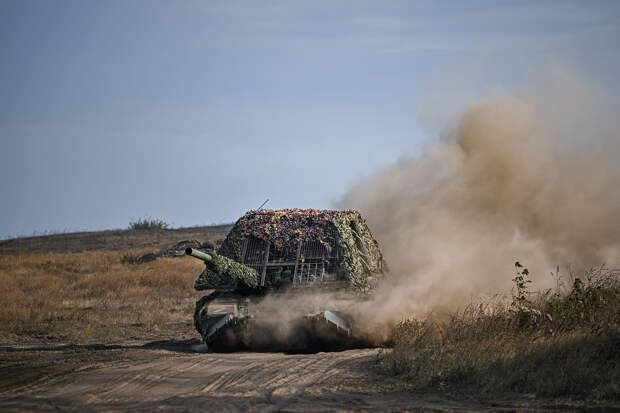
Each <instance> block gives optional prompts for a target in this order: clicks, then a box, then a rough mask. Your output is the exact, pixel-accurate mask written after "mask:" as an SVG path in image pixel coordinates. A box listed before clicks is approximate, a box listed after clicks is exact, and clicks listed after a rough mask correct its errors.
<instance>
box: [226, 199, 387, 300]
mask: <svg viewBox="0 0 620 413" xmlns="http://www.w3.org/2000/svg"><path fill="white" fill-rule="evenodd" d="M334 234H336V235H335V236H336V239H335V241H336V243H335V245H336V246H337V247H338V248H340V250H341V252H342V254H340V256H341V257H342V261H341V263H340V264H341V266H342V268H343V269H344V270H345V273H346V278H347V281H348V282H349V283H350V284H351V285H352V286H353V287H355V288H357V289H360V290H363V291H366V290H368V289H370V288H371V287H372V285H371V284H372V282H371V280H372V279H373V278H374V277H375V276H381V275H383V271H384V268H385V263H384V260H383V256H382V254H381V251H380V250H379V244H378V243H377V241H376V240H375V239H374V238H373V236H372V234H371V233H370V230H369V229H368V226H367V224H366V221H365V220H364V218H362V216H361V215H360V213H359V212H357V211H355V210H343V211H337V210H315V209H297V208H295V209H282V210H267V209H263V210H259V211H249V212H247V213H246V214H245V215H244V216H243V217H241V218H239V220H237V222H236V223H235V225H234V226H233V228H232V229H231V231H230V233H229V234H228V236H227V237H226V239H225V240H224V242H223V244H222V246H221V248H220V249H219V250H218V253H219V254H220V255H223V256H225V257H228V258H231V259H233V260H235V261H241V247H242V240H243V239H244V238H246V237H254V238H257V239H260V240H263V241H267V242H269V243H271V245H273V246H274V247H275V248H284V247H285V248H289V249H294V248H296V246H297V243H298V242H299V241H300V240H301V241H319V242H321V243H322V244H323V245H325V246H326V247H327V248H331V246H332V245H334V243H333V242H332V241H334V240H333V237H334Z"/></svg>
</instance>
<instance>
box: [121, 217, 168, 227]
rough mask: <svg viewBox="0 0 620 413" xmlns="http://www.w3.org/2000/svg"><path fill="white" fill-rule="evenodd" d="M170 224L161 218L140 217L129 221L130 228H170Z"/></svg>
mask: <svg viewBox="0 0 620 413" xmlns="http://www.w3.org/2000/svg"><path fill="white" fill-rule="evenodd" d="M169 228H170V225H168V223H167V222H166V221H164V220H163V219H159V218H151V217H147V218H138V219H136V220H133V221H130V222H129V229H169Z"/></svg>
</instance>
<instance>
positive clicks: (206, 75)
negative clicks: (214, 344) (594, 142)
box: [0, 0, 620, 238]
mask: <svg viewBox="0 0 620 413" xmlns="http://www.w3.org/2000/svg"><path fill="white" fill-rule="evenodd" d="M619 4H620V3H617V2H596V1H593V2H568V1H566V2H559V1H554V2H542V1H532V2H527V1H521V2H508V1H463V2H461V1H458V2H457V1H455V2H442V1H402V2H399V1H386V2H371V1H368V2H365V1H325V2H322V1H307V2H298V1H276V2H253V1H247V2H238V1H225V2H216V1H168V2H160V1H10V0H3V1H2V2H0V57H1V58H0V144H1V149H0V177H1V178H0V194H1V198H0V199H1V201H0V238H6V237H11V236H16V235H28V234H31V233H33V232H34V231H37V232H42V231H49V230H51V231H58V230H85V229H107V228H122V227H126V226H127V224H128V223H129V221H130V220H131V219H135V218H139V217H144V216H153V217H157V218H163V219H164V220H166V221H167V222H169V223H171V224H172V225H174V226H191V225H199V224H210V223H214V222H215V223H222V222H231V221H233V220H235V219H236V218H237V217H238V216H239V215H241V214H242V213H243V212H245V211H246V210H248V209H252V208H256V207H258V206H259V205H260V204H261V203H262V202H263V201H264V200H265V199H266V198H270V199H271V201H270V202H269V204H268V207H271V208H286V207H311V208H328V207H331V206H333V205H334V203H335V202H336V201H337V200H338V199H339V198H340V197H341V196H342V195H343V194H344V193H345V192H346V191H347V190H348V188H350V187H351V185H353V184H355V183H356V182H357V181H358V180H359V179H360V178H361V177H364V176H367V175H369V174H371V173H372V172H373V171H377V170H378V169H380V168H383V167H385V166H387V165H389V164H391V163H393V162H396V161H397V160H398V159H401V158H403V157H407V156H419V155H420V154H421V153H422V151H423V148H424V145H425V143H426V142H429V141H432V140H434V139H437V136H438V132H439V131H440V130H441V128H442V124H443V123H444V121H445V118H446V117H448V116H449V115H450V114H454V113H458V111H459V110H460V109H462V106H463V105H465V104H466V103H467V102H468V101H469V100H470V99H473V98H475V97H478V96H483V95H484V94H485V93H487V92H489V91H491V90H496V89H497V88H500V89H501V88H510V87H512V86H513V85H515V84H519V83H520V82H522V81H523V80H524V79H525V78H527V76H529V75H530V74H531V72H532V71H533V70H535V68H536V67H537V66H538V65H540V64H543V63H544V62H545V61H549V60H560V61H562V62H566V63H567V64H569V65H570V66H572V67H574V68H575V70H577V71H579V72H581V73H585V74H586V75H587V76H588V77H589V78H592V79H595V80H596V81H598V82H600V83H601V84H606V85H613V87H614V88H616V87H617V85H618V83H619V82H618V80H619V79H618V75H619V71H618V68H619V62H620V60H619V57H618V39H620V23H619V22H620V6H619ZM610 95H611V96H613V94H610ZM616 96H617V95H616ZM612 99H613V97H612ZM616 103H617V102H616ZM437 106H441V107H440V108H437Z"/></svg>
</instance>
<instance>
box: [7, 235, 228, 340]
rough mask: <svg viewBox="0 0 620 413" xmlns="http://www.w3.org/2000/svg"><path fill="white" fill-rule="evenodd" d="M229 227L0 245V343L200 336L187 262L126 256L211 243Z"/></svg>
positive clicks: (192, 263)
mask: <svg viewBox="0 0 620 413" xmlns="http://www.w3.org/2000/svg"><path fill="white" fill-rule="evenodd" d="M228 229H229V226H226V225H222V226H213V227H196V228H186V229H177V230H161V229H156V230H118V231H102V232H83V233H74V234H56V235H48V236H40V237H29V238H19V239H14V240H8V241H2V242H1V243H0V343H3V344H20V343H31V344H53V343H67V342H72V343H104V342H114V341H122V340H130V339H139V340H148V339H167V338H170V339H183V338H190V337H198V335H197V333H195V331H194V327H193V319H192V317H193V311H194V306H195V302H196V300H197V299H199V298H200V297H201V296H202V295H203V294H202V293H199V292H196V291H194V289H193V284H194V280H195V279H196V277H197V275H198V274H199V273H200V272H201V271H202V269H203V268H204V264H202V263H201V262H200V261H198V260H196V259H193V258H190V257H179V258H160V259H157V260H155V261H151V262H148V263H142V264H136V263H135V262H136V261H135V260H128V259H127V257H138V256H141V255H142V254H146V253H150V252H155V251H158V250H159V249H164V248H168V247H170V246H171V245H173V244H175V243H177V242H178V241H181V240H186V239H198V240H199V241H202V242H204V241H211V242H214V243H215V242H217V241H218V240H222V239H223V238H224V236H225V235H226V233H227V231H228Z"/></svg>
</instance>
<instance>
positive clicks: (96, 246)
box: [0, 224, 232, 254]
mask: <svg viewBox="0 0 620 413" xmlns="http://www.w3.org/2000/svg"><path fill="white" fill-rule="evenodd" d="M231 227H232V225H230V224H225V225H213V226H203V227H191V228H179V229H145V230H130V229H124V230H107V231H91V232H73V233H64V234H53V235H42V236H34V237H23V238H13V239H8V240H4V241H0V254H32V253H51V252H84V251H94V250H112V251H121V250H130V249H143V248H153V249H161V248H165V247H168V246H170V245H171V244H174V243H176V242H178V241H180V240H186V239H197V240H199V241H201V242H204V241H211V242H215V241H217V240H219V239H223V238H224V237H225V236H226V234H227V233H228V231H229V230H230V228H231Z"/></svg>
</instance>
